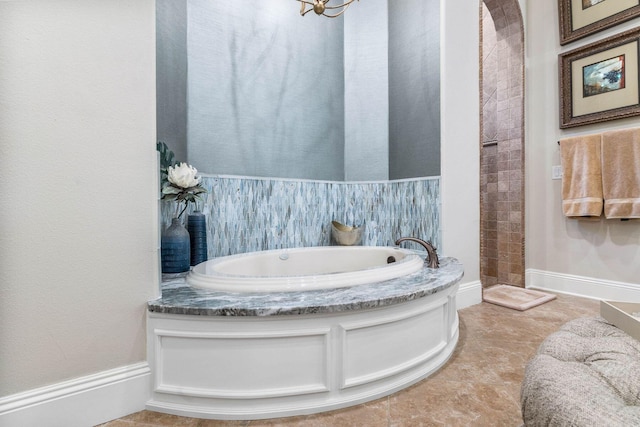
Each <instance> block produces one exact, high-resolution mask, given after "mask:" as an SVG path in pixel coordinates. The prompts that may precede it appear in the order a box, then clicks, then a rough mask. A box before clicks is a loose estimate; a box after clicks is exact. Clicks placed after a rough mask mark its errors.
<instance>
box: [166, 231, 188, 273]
mask: <svg viewBox="0 0 640 427" xmlns="http://www.w3.org/2000/svg"><path fill="white" fill-rule="evenodd" d="M160 247H161V254H162V256H161V257H162V272H163V273H182V272H185V271H189V262H190V261H191V242H190V239H189V232H188V231H187V229H186V228H184V226H183V225H182V223H181V222H180V219H179V218H173V219H172V220H171V225H170V226H169V227H167V229H166V230H165V231H164V232H163V233H162V236H161V239H160Z"/></svg>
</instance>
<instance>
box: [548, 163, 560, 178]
mask: <svg viewBox="0 0 640 427" xmlns="http://www.w3.org/2000/svg"><path fill="white" fill-rule="evenodd" d="M551 179H562V166H553V167H552V168H551Z"/></svg>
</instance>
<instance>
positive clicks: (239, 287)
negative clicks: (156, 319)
mask: <svg viewBox="0 0 640 427" xmlns="http://www.w3.org/2000/svg"><path fill="white" fill-rule="evenodd" d="M423 264H424V262H423V260H422V258H420V257H419V256H418V255H416V254H415V253H414V252H412V251H409V250H406V249H400V248H397V247H387V246H353V247H343V246H321V247H311V248H294V249H277V250H268V251H260V252H250V253H245V254H239V255H230V256H225V257H220V258H215V259H212V260H209V261H206V262H203V263H201V264H198V265H196V266H195V267H194V268H193V269H192V270H191V271H190V272H189V274H188V276H187V283H189V284H190V285H192V286H196V287H200V288H207V289H212V290H217V291H223V292H242V293H246V292H297V291H311V290H318V289H334V288H342V287H346V286H356V285H362V284H365V283H373V282H380V281H384V280H390V279H395V278H397V277H401V276H405V275H409V274H412V273H415V272H417V271H418V270H420V269H421V268H422V267H423Z"/></svg>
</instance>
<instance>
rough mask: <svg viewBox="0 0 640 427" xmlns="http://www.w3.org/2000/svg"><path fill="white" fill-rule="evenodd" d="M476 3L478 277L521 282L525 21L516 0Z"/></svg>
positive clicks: (484, 283)
mask: <svg viewBox="0 0 640 427" xmlns="http://www.w3.org/2000/svg"><path fill="white" fill-rule="evenodd" d="M481 6H482V17H481V25H480V28H481V40H482V43H481V57H480V60H481V61H482V63H481V64H480V69H481V77H480V82H481V106H480V107H481V108H480V111H481V113H480V114H481V120H480V123H481V131H482V132H481V138H482V141H481V144H480V221H481V223H480V277H481V281H482V287H483V289H484V288H487V287H489V286H493V285H496V284H506V285H513V286H518V287H524V261H525V240H524V237H525V236H524V234H525V233H524V26H523V20H522V13H521V11H520V6H519V4H518V1H517V0H484V1H482V2H481Z"/></svg>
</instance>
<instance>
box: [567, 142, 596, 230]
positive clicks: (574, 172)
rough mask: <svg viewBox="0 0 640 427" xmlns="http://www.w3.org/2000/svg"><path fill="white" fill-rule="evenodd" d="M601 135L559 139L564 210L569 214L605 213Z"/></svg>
mask: <svg viewBox="0 0 640 427" xmlns="http://www.w3.org/2000/svg"><path fill="white" fill-rule="evenodd" d="M601 139H602V138H601V135H600V134H595V135H583V136H576V137H571V138H566V139H563V140H561V141H560V159H561V162H562V212H563V213H564V215H565V216H566V217H568V218H576V219H581V218H584V219H594V220H595V219H596V218H597V217H599V216H600V215H602V206H603V201H602V173H601V171H602V169H601V167H602V162H601V158H600V155H601Z"/></svg>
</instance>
